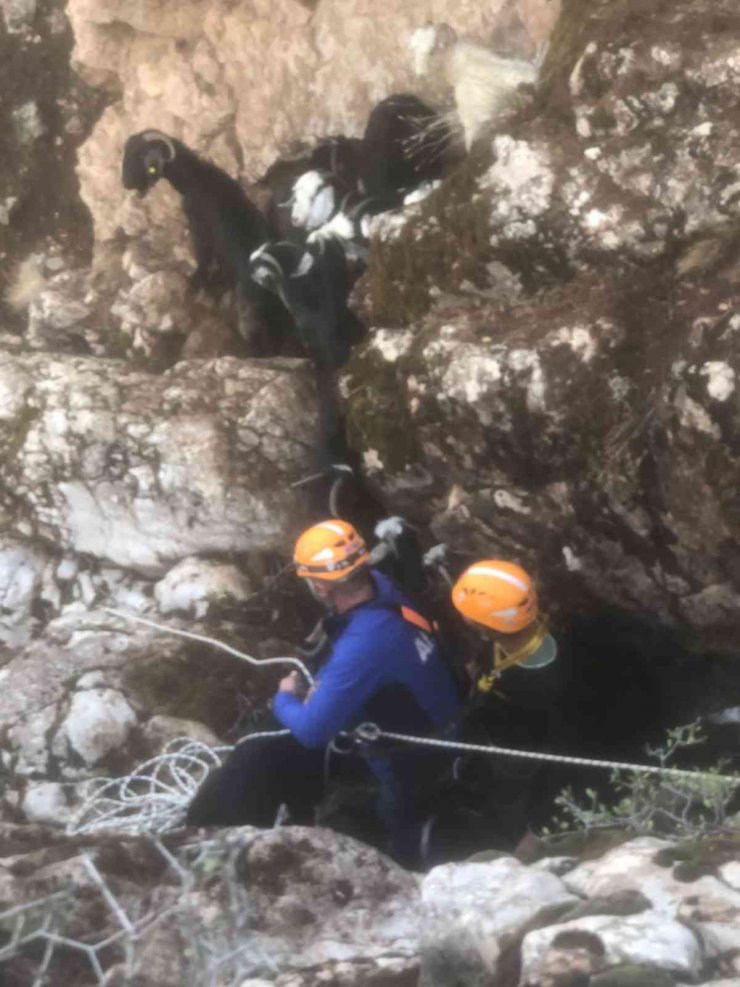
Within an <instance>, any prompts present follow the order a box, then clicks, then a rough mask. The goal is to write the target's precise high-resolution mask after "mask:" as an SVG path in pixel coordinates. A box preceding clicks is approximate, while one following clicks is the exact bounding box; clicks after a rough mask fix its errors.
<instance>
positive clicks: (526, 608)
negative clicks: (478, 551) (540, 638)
mask: <svg viewBox="0 0 740 987" xmlns="http://www.w3.org/2000/svg"><path fill="white" fill-rule="evenodd" d="M452 602H453V603H454V605H455V607H456V608H457V609H458V610H459V611H460V613H461V614H462V615H463V617H467V618H468V619H469V620H472V621H474V623H476V624H482V625H483V626H484V627H490V628H491V630H494V631H501V632H503V633H504V634H514V633H516V631H521V630H522V629H523V628H525V627H528V626H529V625H530V624H532V623H533V622H534V621H535V620H536V619H537V616H538V603H537V592H536V590H535V588H534V584H533V582H532V579H531V578H530V576H529V575H528V574H527V573H526V572H525V571H524V569H522V568H521V567H520V566H518V565H514V563H513V562H502V561H500V560H498V559H485V560H484V561H482V562H476V563H475V565H471V566H469V568H467V569H466V570H465V572H464V573H463V574H462V576H460V578H459V579H458V581H457V582H456V583H455V585H454V586H453V588H452Z"/></svg>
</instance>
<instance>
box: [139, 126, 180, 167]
mask: <svg viewBox="0 0 740 987" xmlns="http://www.w3.org/2000/svg"><path fill="white" fill-rule="evenodd" d="M141 139H142V140H143V141H146V142H149V141H161V142H162V143H163V144H164V145H165V147H166V148H167V150H168V151H169V154H170V156H169V158H167V160H168V161H174V160H175V154H176V152H175V145H174V144H173V143H172V139H171V138H170V137H168V136H167V134H163V133H162V131H161V130H145V131H144V132H143V133H142V135H141Z"/></svg>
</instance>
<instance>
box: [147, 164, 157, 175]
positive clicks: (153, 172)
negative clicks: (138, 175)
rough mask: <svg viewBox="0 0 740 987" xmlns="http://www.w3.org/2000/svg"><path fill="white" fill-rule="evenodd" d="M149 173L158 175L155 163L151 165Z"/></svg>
mask: <svg viewBox="0 0 740 987" xmlns="http://www.w3.org/2000/svg"><path fill="white" fill-rule="evenodd" d="M149 174H150V175H156V174H157V169H156V167H155V166H154V165H149Z"/></svg>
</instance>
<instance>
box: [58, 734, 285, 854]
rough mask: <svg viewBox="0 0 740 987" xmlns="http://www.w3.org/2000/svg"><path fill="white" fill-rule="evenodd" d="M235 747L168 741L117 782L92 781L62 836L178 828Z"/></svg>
mask: <svg viewBox="0 0 740 987" xmlns="http://www.w3.org/2000/svg"><path fill="white" fill-rule="evenodd" d="M289 733H290V731H289V730H265V731H262V732H260V733H250V734H247V735H246V736H245V737H242V738H241V739H240V740H238V741H237V746H239V745H240V744H243V743H246V742H247V741H249V740H261V739H262V738H264V737H283V736H285V735H286V734H289ZM233 749H234V748H233V747H230V746H223V747H209V746H208V745H207V744H203V743H201V742H200V741H198V740H192V739H191V738H189V737H177V738H175V739H174V740H171V741H170V742H169V743H168V744H167V745H166V746H165V748H164V750H163V751H162V753H161V754H157V755H156V756H155V757H152V758H149V760H148V761H144V763H143V764H140V765H139V766H138V767H136V768H134V770H133V771H132V772H130V773H129V774H127V775H123V776H122V777H120V778H96V779H94V780H93V781H91V785H92V786H93V790H92V791H91V793H90V794H89V796H88V797H87V798H86V799H85V801H84V802H83V803H82V804H81V805H80V807H79V808H78V809H77V811H76V812H75V814H74V816H73V818H72V820H71V821H70V822H69V824H68V825H67V828H66V832H67V835H69V836H77V835H80V834H84V833H97V832H99V831H100V830H111V829H114V830H117V831H119V832H124V833H132V834H136V835H138V834H141V833H150V834H159V833H166V832H168V831H170V830H173V829H178V828H179V827H180V826H182V825H183V824H184V821H185V814H186V812H187V808H188V806H189V805H190V802H191V801H192V799H193V796H194V795H195V793H196V792H197V790H198V788H199V786H200V784H201V782H202V781H203V780H204V778H205V777H206V775H207V774H208V772H209V771H210V770H211V769H212V768H217V767H219V766H220V764H221V763H222V755H223V754H228V753H229V752H231V751H232V750H233Z"/></svg>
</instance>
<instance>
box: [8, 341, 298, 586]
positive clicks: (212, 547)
mask: <svg viewBox="0 0 740 987" xmlns="http://www.w3.org/2000/svg"><path fill="white" fill-rule="evenodd" d="M34 382H36V386H35V388H34ZM313 407H314V396H313V392H312V385H311V380H310V377H309V374H308V369H307V367H306V366H305V365H304V364H302V363H300V362H298V361H295V360H285V359H283V360H273V361H260V362H257V363H247V362H244V361H239V360H236V359H231V358H224V359H221V360H212V361H207V362H202V361H195V362H192V363H180V364H178V365H177V367H175V368H174V369H173V370H172V371H170V372H169V373H167V374H165V375H163V376H159V377H155V376H150V375H148V374H145V373H141V372H136V371H133V370H131V369H130V368H128V367H127V366H126V365H124V364H117V363H115V362H112V361H101V360H95V359H91V358H82V357H79V358H72V357H68V358H62V357H59V358H54V357H47V356H43V355H34V356H18V357H16V356H11V355H10V354H8V353H0V416H1V417H0V448H1V449H2V450H3V456H4V457H6V461H7V462H8V463H9V468H8V469H7V470H6V471H5V473H4V476H3V481H0V483H1V484H2V485H3V488H4V489H3V495H4V496H5V497H7V496H8V495H9V494H10V493H11V491H12V496H13V498H14V503H15V504H16V505H22V510H23V512H24V513H25V515H26V517H27V519H28V521H29V522H30V523H31V524H32V525H33V527H34V528H36V530H37V531H38V532H40V533H43V534H44V535H45V536H46V537H48V538H50V539H53V540H54V542H55V543H56V544H58V545H60V547H63V548H67V549H71V550H73V551H75V552H85V553H89V554H91V555H93V556H95V557H97V558H100V559H104V560H107V561H109V562H112V563H114V564H115V565H118V566H124V567H129V568H133V569H138V570H139V571H141V572H144V573H147V574H149V575H157V574H163V573H164V572H165V571H166V570H167V569H168V568H169V567H170V566H171V565H172V563H173V562H175V561H177V560H179V559H182V558H184V557H186V556H188V555H192V554H197V553H201V552H209V551H211V552H217V551H249V550H263V551H264V550H269V549H275V548H278V547H285V546H286V545H287V544H288V542H289V540H290V537H291V534H292V533H294V532H296V531H297V530H298V528H299V526H300V523H301V517H302V510H303V509H304V504H305V501H303V500H302V499H301V498H299V497H298V495H297V494H295V493H294V492H293V491H291V490H289V489H288V488H287V483H286V481H287V480H289V479H294V478H299V477H301V476H303V475H305V474H306V473H308V472H310V469H311V461H310V456H311V452H310V450H311V447H312V445H313V443H314V442H315V434H314V428H315V425H314V422H315V419H314V417H313ZM16 509H17V507H16Z"/></svg>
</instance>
